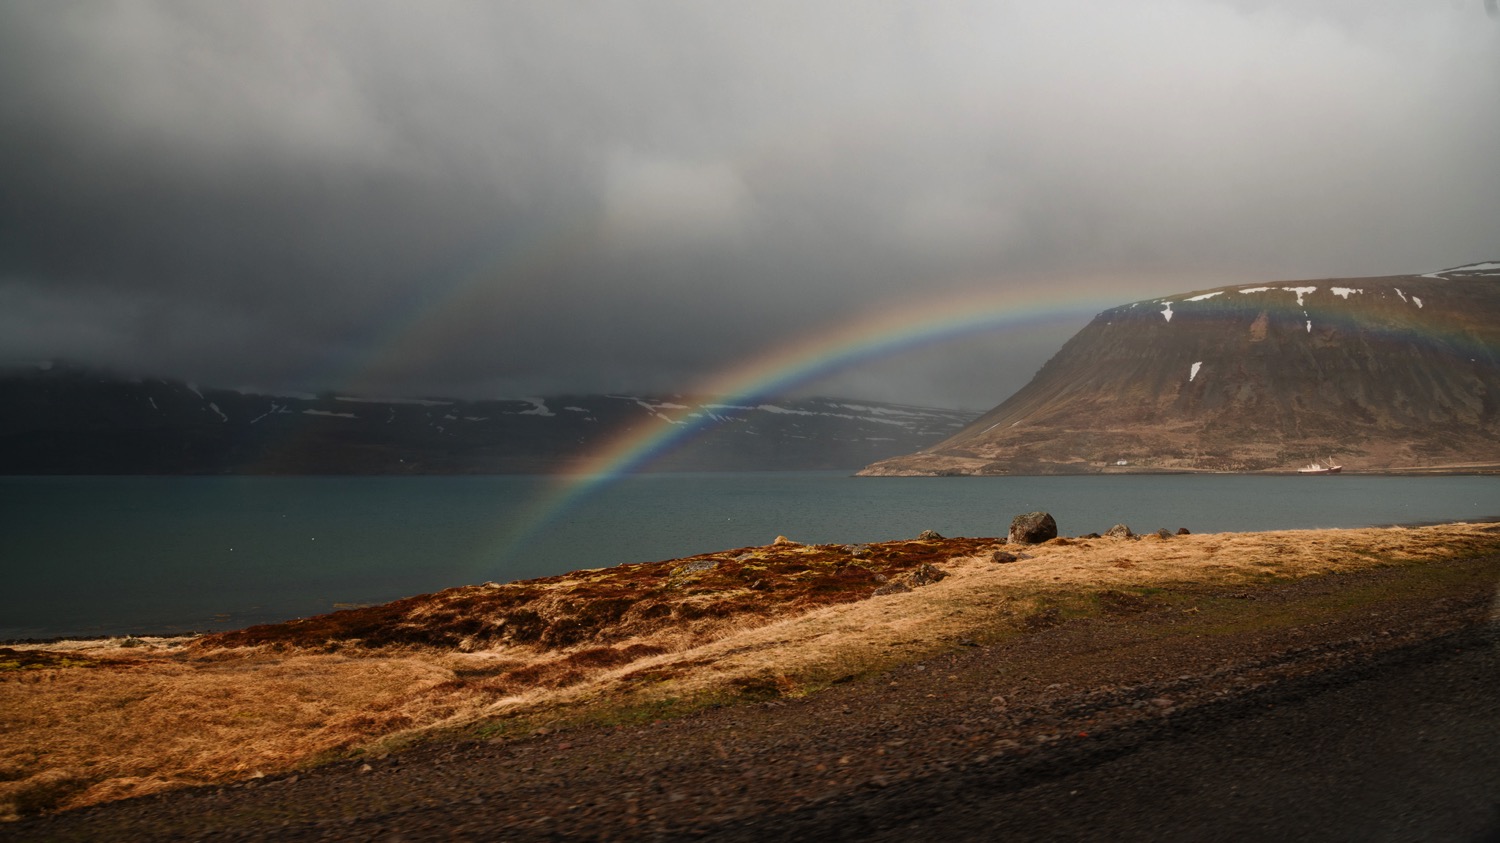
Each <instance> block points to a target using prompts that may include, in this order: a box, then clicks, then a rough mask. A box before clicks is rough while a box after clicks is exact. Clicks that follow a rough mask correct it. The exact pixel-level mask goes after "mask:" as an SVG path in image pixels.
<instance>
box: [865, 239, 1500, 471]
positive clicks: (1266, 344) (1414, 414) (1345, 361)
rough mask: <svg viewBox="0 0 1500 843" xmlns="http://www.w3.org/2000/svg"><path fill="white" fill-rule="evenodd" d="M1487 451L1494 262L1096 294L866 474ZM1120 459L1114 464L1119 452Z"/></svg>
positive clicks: (1424, 456) (1373, 461)
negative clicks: (1018, 363)
mask: <svg viewBox="0 0 1500 843" xmlns="http://www.w3.org/2000/svg"><path fill="white" fill-rule="evenodd" d="M1329 455H1331V456H1332V457H1333V458H1334V459H1335V460H1336V461H1337V462H1340V463H1342V464H1344V465H1345V466H1346V470H1350V471H1391V470H1444V469H1448V470H1453V469H1459V468H1477V467H1490V468H1493V467H1495V466H1500V264H1478V265H1474V266H1473V267H1469V268H1461V269H1456V270H1446V271H1444V272H1440V273H1431V274H1429V275H1426V276H1392V277H1386V278H1359V279H1328V280H1316V281H1295V282H1277V283H1271V284H1264V285H1241V286H1235V287H1220V288H1217V289H1214V290H1206V291H1201V292H1194V293H1184V294H1180V295H1174V296H1168V297H1165V298H1162V299H1156V300H1152V301H1141V302H1135V303H1133V304H1128V305H1124V306H1121V307H1117V308H1114V309H1112V310H1107V311H1105V312H1103V313H1101V314H1099V315H1098V316H1097V317H1095V318H1094V320H1093V322H1092V323H1090V324H1089V325H1088V326H1087V327H1085V328H1084V329H1083V330H1082V331H1080V332H1079V333H1078V334H1077V335H1075V336H1074V337H1073V338H1072V339H1071V340H1069V341H1068V342H1067V344H1066V345H1064V346H1063V348H1062V349H1061V350H1060V351H1059V352H1058V353H1057V355H1056V356H1054V357H1053V358H1052V359H1051V360H1050V361H1048V362H1047V364H1046V365H1045V366H1043V367H1042V369H1041V371H1039V372H1038V373H1037V375H1036V377H1035V378H1033V379H1032V381H1031V382H1030V383H1029V384H1027V385H1026V386H1025V387H1024V388H1022V389H1021V390H1020V391H1019V392H1017V393H1016V394H1015V395H1013V396H1011V397H1010V398H1009V399H1007V400H1006V401H1005V402H1004V403H1003V404H1001V405H1000V406H998V407H996V408H995V409H993V410H991V411H990V412H988V413H986V414H985V415H983V416H981V417H980V418H979V419H978V420H977V421H975V422H974V423H973V424H971V425H969V426H968V427H966V428H964V429H963V430H962V431H960V432H959V433H957V434H955V435H954V436H952V437H950V438H948V439H946V440H944V441H943V442H940V443H938V444H937V445H934V446H932V447H931V448H927V449H925V450H923V451H920V452H917V453H916V454H912V455H909V456H905V457H896V458H893V459H889V460H883V461H881V462H878V463H875V464H874V465H871V466H869V467H867V468H866V469H865V470H864V471H863V472H862V473H863V474H867V475H897V474H1068V473H1084V472H1100V471H1142V470H1145V471H1152V470H1185V471H1194V470H1198V471H1288V470H1293V469H1296V468H1297V467H1299V466H1301V465H1305V464H1306V463H1308V462H1309V461H1311V460H1313V459H1317V458H1322V457H1326V456H1329ZM1122 460H1123V461H1124V465H1121V464H1120V461H1122Z"/></svg>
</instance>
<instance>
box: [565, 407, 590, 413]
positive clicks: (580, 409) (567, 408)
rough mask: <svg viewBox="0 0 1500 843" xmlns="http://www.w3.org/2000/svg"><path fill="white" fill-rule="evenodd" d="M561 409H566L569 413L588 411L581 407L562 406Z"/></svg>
mask: <svg viewBox="0 0 1500 843" xmlns="http://www.w3.org/2000/svg"><path fill="white" fill-rule="evenodd" d="M563 409H564V410H567V411H568V412H570V413H587V412H588V410H585V409H584V408H582V407H564V408H563Z"/></svg>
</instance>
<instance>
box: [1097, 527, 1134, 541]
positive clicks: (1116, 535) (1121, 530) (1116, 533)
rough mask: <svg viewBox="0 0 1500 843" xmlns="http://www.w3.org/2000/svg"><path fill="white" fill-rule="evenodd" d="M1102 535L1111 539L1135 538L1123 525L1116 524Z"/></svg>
mask: <svg viewBox="0 0 1500 843" xmlns="http://www.w3.org/2000/svg"><path fill="white" fill-rule="evenodd" d="M1104 535H1105V536H1107V537H1109V538H1112V539H1133V538H1135V533H1132V532H1130V528H1129V527H1127V526H1126V525H1124V524H1116V525H1115V526H1113V527H1110V528H1109V530H1108V531H1106V532H1105V533H1104Z"/></svg>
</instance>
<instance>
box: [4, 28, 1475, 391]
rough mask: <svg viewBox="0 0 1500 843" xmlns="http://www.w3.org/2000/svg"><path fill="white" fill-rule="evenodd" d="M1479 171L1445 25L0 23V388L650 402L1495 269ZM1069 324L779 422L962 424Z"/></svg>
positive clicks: (909, 370) (893, 368)
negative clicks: (757, 373) (1038, 298)
mask: <svg viewBox="0 0 1500 843" xmlns="http://www.w3.org/2000/svg"><path fill="white" fill-rule="evenodd" d="M1497 137H1500V21H1496V20H1493V19H1491V18H1489V17H1487V16H1486V15H1485V13H1484V10H1483V6H1482V4H1481V3H1480V2H1478V0H1473V1H1472V2H1469V1H1468V0H1430V2H1421V0H1368V1H1367V2H1293V0H1259V1H1258V2H1257V1H1256V0H1240V2H1227V0H1226V2H1211V0H1147V2H1141V3H1131V4H1119V3H1105V2H1047V3H1042V2H1035V3H1030V2H1027V3H992V2H974V3H962V2H951V3H909V4H908V3H868V2H859V3H835V2H824V3H817V4H809V3H805V2H787V3H771V2H757V3H753V4H705V3H689V2H681V3H656V2H630V3H608V4H602V3H601V4H586V3H550V2H549V3H534V4H506V5H500V4H483V3H459V2H428V3H423V4H410V3H395V2H389V3H382V2H358V3H355V2H349V3H341V2H325V3H305V2H257V3H212V4H209V3H197V2H180V3H165V2H157V3H147V2H136V3H104V2H86V3H81V2H72V3H70V2H16V3H8V4H5V5H3V6H0V359H4V358H11V359H15V358H35V357H52V356H63V357H70V358H75V359H83V360H85V361H89V362H98V363H111V364H114V365H118V366H122V367H127V368H134V369H140V370H145V371H151V372H158V373H176V374H181V375H184V376H187V377H191V378H196V379H199V380H202V381H205V382H212V383H218V384H224V385H231V386H233V385H247V386H248V385H253V386H257V387H261V388H287V389H310V388H321V387H335V388H345V389H356V390H364V391H373V392H386V393H390V392H407V393H409V392H462V393H465V394H471V395H480V394H523V393H530V392H552V391H559V390H568V389H572V390H589V391H592V390H617V389H618V390H623V389H636V390H648V389H651V390H660V389H670V388H686V387H690V386H691V385H693V384H694V383H696V382H698V381H699V380H700V379H701V378H703V377H704V376H706V375H707V374H709V373H712V372H715V371H718V370H721V369H723V368H724V367H727V366H731V365H733V364H734V363H736V362H737V361H743V360H745V359H750V358H754V357H756V356H758V355H762V354H765V353H767V351H768V350H771V349H775V348H777V347H778V346H780V345H782V344H784V343H788V342H794V341H798V340H800V339H805V338H807V337H809V336H816V335H817V334H818V333H819V332H822V331H830V330H834V329H835V327H836V326H838V325H841V324H843V323H845V322H847V321H849V320H855V319H859V318H861V317H862V316H864V315H867V314H870V313H876V312H880V311H882V310H885V309H888V308H892V307H902V306H909V307H914V308H915V307H918V306H919V304H920V302H922V301H924V300H927V299H931V298H935V297H944V296H950V295H963V294H964V293H965V292H966V291H975V292H980V291H991V290H994V289H999V288H1015V289H1017V290H1018V291H1024V288H1025V287H1026V286H1027V285H1039V286H1040V288H1041V289H1042V290H1044V291H1052V290H1056V291H1058V297H1059V300H1060V301H1062V300H1065V299H1066V300H1072V299H1075V298H1076V297H1077V296H1076V294H1075V293H1073V292H1069V290H1075V291H1076V290H1088V291H1091V292H1095V293H1099V294H1101V295H1103V296H1104V297H1105V298H1106V299H1109V298H1113V300H1114V301H1126V300H1130V299H1134V298H1139V297H1143V296H1148V295H1154V294H1160V293H1167V292H1173V291H1176V290H1178V289H1187V288H1193V287H1206V286H1215V285H1218V284H1224V283H1233V282H1236V281H1240V280H1259V279H1271V278H1291V277H1316V276H1326V275H1339V276H1343V275H1360V274H1387V273H1397V272H1406V271H1426V270H1429V269H1435V268H1441V267H1443V266H1448V265H1453V264H1457V263H1465V262H1470V261H1474V260H1481V259H1500V237H1497V232H1500V153H1497V152H1496V148H1495V139H1496V138H1497ZM1101 279H1103V280H1102V281H1101ZM1070 285H1074V286H1070ZM1105 303H1113V302H1112V301H1107V302H1105ZM1101 306H1102V305H1101ZM1078 324H1079V323H1078V321H1077V320H1076V319H1075V320H1074V321H1073V322H1068V321H1066V320H1064V321H1062V322H1059V323H1057V324H1053V325H1052V326H1051V327H1050V329H1048V330H1044V331H1041V332H1030V333H1027V334H1025V335H1024V336H1023V335H1016V334H1008V335H996V336H990V337H984V338H978V339H972V340H969V341H966V342H962V343H957V344H953V345H950V346H945V347H940V348H935V349H930V350H927V351H925V352H922V353H918V354H911V355H906V356H904V357H898V358H893V359H890V360H887V361H884V362H882V363H879V364H874V365H871V366H868V367H865V368H862V369H858V370H855V371H851V372H848V373H846V374H845V375H843V376H842V377H840V378H837V379H835V380H833V381H830V382H824V383H821V384H815V385H814V386H813V388H816V389H817V390H818V391H823V392H855V393H856V394H858V395H861V396H867V397H876V398H890V399H896V400H911V401H927V402H940V403H946V404H957V405H966V406H974V407H981V408H982V407H986V406H989V405H991V404H994V403H996V402H998V401H999V400H1000V399H1002V398H1004V397H1005V395H1007V394H1008V393H1009V392H1010V391H1012V390H1014V389H1015V388H1017V387H1018V386H1020V385H1021V384H1022V383H1024V381H1025V380H1026V379H1027V378H1028V377H1029V376H1030V375H1031V373H1032V372H1033V371H1034V370H1035V368H1036V367H1037V366H1038V365H1039V364H1040V363H1041V361H1042V360H1043V359H1045V357H1046V356H1047V354H1049V353H1050V352H1051V351H1052V350H1054V349H1055V347H1056V345H1057V344H1060V342H1061V341H1062V339H1064V338H1066V336H1067V335H1068V334H1069V333H1071V331H1072V330H1074V329H1075V328H1076V327H1077V326H1078Z"/></svg>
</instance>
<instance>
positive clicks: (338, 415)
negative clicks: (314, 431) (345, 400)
mask: <svg viewBox="0 0 1500 843" xmlns="http://www.w3.org/2000/svg"><path fill="white" fill-rule="evenodd" d="M302 415H304V416H327V417H335V418H341V419H354V418H359V417H358V416H356V415H354V414H353V413H331V412H329V411H327V410H303V411H302ZM439 430H441V428H439Z"/></svg>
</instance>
